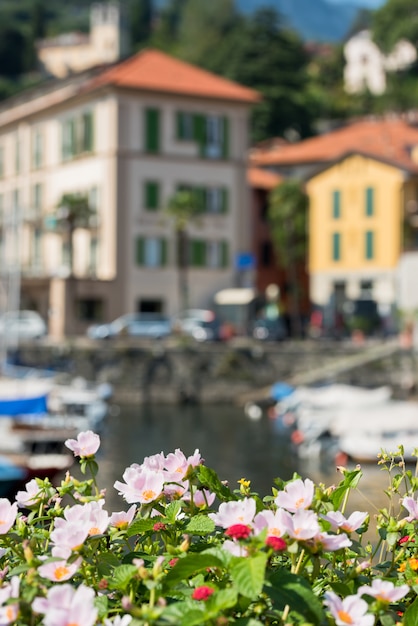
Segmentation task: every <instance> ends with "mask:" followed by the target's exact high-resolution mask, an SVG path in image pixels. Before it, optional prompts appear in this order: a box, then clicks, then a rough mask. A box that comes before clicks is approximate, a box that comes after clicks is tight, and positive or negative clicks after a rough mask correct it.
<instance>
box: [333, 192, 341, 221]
mask: <svg viewBox="0 0 418 626" xmlns="http://www.w3.org/2000/svg"><path fill="white" fill-rule="evenodd" d="M332 217H333V218H334V219H338V218H340V217H341V192H340V191H333V193H332Z"/></svg>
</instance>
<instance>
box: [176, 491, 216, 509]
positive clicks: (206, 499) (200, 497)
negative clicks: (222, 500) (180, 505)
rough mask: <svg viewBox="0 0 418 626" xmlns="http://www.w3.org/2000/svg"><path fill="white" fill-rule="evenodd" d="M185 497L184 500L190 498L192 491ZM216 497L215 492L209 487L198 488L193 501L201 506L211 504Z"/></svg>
mask: <svg viewBox="0 0 418 626" xmlns="http://www.w3.org/2000/svg"><path fill="white" fill-rule="evenodd" d="M183 498H184V500H190V493H188V494H185V495H184V496H183ZM215 498H216V496H215V494H214V493H211V492H210V491H208V490H207V489H197V491H195V492H194V494H193V502H194V504H195V506H198V507H199V508H202V507H205V506H211V505H212V504H213V502H214V500H215Z"/></svg>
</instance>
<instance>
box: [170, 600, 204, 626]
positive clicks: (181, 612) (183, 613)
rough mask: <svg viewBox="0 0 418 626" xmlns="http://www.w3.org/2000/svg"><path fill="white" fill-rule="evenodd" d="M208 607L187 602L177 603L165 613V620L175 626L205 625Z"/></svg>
mask: <svg viewBox="0 0 418 626" xmlns="http://www.w3.org/2000/svg"><path fill="white" fill-rule="evenodd" d="M205 615H206V606H205V603H204V602H202V603H201V604H200V605H197V606H196V604H195V603H193V604H192V603H191V602H190V601H186V602H176V603H175V604H171V605H169V606H168V607H167V608H166V609H165V610H164V613H163V617H164V620H165V621H167V622H168V623H169V624H175V626H198V625H199V624H204V623H205Z"/></svg>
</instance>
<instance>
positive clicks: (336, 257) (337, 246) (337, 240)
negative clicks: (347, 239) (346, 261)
mask: <svg viewBox="0 0 418 626" xmlns="http://www.w3.org/2000/svg"><path fill="white" fill-rule="evenodd" d="M340 259H341V235H340V233H333V234H332V260H333V261H340Z"/></svg>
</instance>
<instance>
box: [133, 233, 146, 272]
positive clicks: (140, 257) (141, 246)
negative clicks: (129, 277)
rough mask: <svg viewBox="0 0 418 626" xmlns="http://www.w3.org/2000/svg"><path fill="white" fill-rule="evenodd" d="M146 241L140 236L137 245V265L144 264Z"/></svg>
mask: <svg viewBox="0 0 418 626" xmlns="http://www.w3.org/2000/svg"><path fill="white" fill-rule="evenodd" d="M144 253H145V241H144V238H143V237H138V238H137V240H136V247H135V259H136V264H137V265H144V258H145V254H144Z"/></svg>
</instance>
